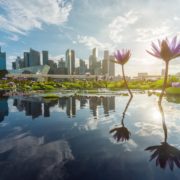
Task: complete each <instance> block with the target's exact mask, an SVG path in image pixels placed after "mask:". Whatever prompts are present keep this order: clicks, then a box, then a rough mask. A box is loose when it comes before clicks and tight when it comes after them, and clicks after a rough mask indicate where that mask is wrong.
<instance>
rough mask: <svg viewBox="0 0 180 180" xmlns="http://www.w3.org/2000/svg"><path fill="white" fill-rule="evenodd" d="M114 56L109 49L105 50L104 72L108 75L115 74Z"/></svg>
mask: <svg viewBox="0 0 180 180" xmlns="http://www.w3.org/2000/svg"><path fill="white" fill-rule="evenodd" d="M114 60H115V59H114V56H112V55H111V56H110V55H109V51H108V50H106V51H104V59H103V63H102V73H103V74H104V75H108V76H115V64H114V63H113V62H112V61H114Z"/></svg>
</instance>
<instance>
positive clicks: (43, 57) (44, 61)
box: [42, 51, 49, 65]
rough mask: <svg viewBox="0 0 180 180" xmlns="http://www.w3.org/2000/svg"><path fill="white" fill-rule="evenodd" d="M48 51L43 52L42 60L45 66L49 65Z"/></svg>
mask: <svg viewBox="0 0 180 180" xmlns="http://www.w3.org/2000/svg"><path fill="white" fill-rule="evenodd" d="M48 59H49V57H48V51H42V60H43V65H47V64H48Z"/></svg>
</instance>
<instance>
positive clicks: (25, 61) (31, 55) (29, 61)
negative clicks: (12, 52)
mask: <svg viewBox="0 0 180 180" xmlns="http://www.w3.org/2000/svg"><path fill="white" fill-rule="evenodd" d="M47 64H48V51H42V63H41V54H40V52H39V51H36V50H34V49H32V48H30V51H29V52H24V53H23V58H21V57H19V56H18V57H17V58H16V60H15V61H14V62H12V68H13V69H22V68H26V67H33V66H40V65H47Z"/></svg>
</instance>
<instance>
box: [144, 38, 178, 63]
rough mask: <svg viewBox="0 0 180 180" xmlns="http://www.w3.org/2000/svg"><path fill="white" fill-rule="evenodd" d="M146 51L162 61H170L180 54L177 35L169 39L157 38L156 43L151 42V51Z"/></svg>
mask: <svg viewBox="0 0 180 180" xmlns="http://www.w3.org/2000/svg"><path fill="white" fill-rule="evenodd" d="M147 52H148V53H149V54H151V55H152V56H154V57H157V58H159V59H162V60H164V61H170V60H172V59H175V58H177V57H179V56H180V41H179V42H177V36H175V37H174V38H173V39H172V40H171V41H169V40H168V38H166V39H163V40H162V41H160V40H158V45H156V44H155V43H153V42H152V52H150V51H147Z"/></svg>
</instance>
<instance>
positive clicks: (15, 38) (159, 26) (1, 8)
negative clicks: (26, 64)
mask: <svg viewBox="0 0 180 180" xmlns="http://www.w3.org/2000/svg"><path fill="white" fill-rule="evenodd" d="M179 6H180V1H179V0H174V1H173V3H172V2H171V1H164V0H159V1H156V0H147V1H143V0H129V1H127V0H114V1H109V0H92V1H89V0H47V1H44V0H29V1H22V0H14V1H12V0H6V1H5V0H0V37H1V39H0V46H2V51H5V52H6V53H7V67H8V68H11V62H12V61H14V60H15V57H16V56H22V55H23V52H24V51H29V49H30V48H33V49H35V50H38V51H42V50H48V51H49V55H50V57H51V58H53V59H57V57H60V56H61V57H63V56H64V55H65V51H66V50H67V49H74V50H75V52H76V59H79V58H82V59H84V60H86V63H88V58H89V55H90V54H91V50H92V49H93V48H94V47H96V48H98V49H99V60H102V58H103V51H104V50H106V49H108V50H109V51H110V53H111V54H113V52H114V51H115V50H117V49H122V48H127V49H130V50H131V52H132V56H131V58H130V60H129V62H128V63H127V64H126V66H125V72H126V74H127V75H128V76H136V75H137V73H138V72H147V73H148V74H153V75H160V74H161V70H162V69H163V68H164V64H163V62H161V60H157V59H155V58H153V57H151V56H150V55H149V54H147V53H146V51H145V50H147V49H148V50H149V49H150V48H151V42H152V41H157V39H163V38H165V37H168V38H172V37H173V36H175V35H177V36H178V38H180V30H179V27H180V12H179V8H178V7H179ZM27 7H28V9H27ZM154 12H156V13H154ZM179 60H180V58H177V59H176V60H172V61H171V63H170V68H169V70H170V74H175V73H177V72H179V65H180V61H179ZM77 64H78V63H77ZM120 70H121V68H120V66H119V65H116V75H117V74H121V71H120Z"/></svg>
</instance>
